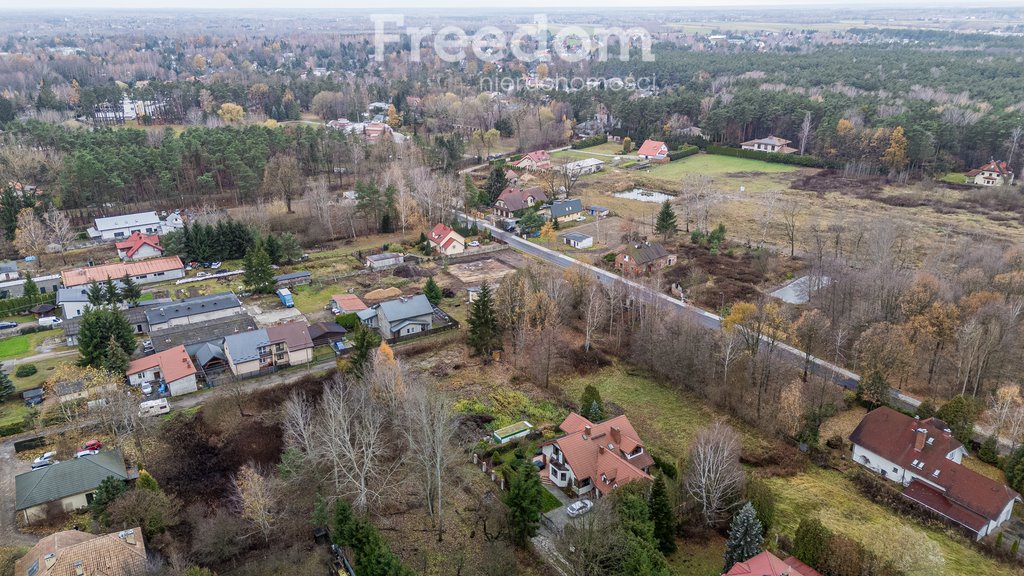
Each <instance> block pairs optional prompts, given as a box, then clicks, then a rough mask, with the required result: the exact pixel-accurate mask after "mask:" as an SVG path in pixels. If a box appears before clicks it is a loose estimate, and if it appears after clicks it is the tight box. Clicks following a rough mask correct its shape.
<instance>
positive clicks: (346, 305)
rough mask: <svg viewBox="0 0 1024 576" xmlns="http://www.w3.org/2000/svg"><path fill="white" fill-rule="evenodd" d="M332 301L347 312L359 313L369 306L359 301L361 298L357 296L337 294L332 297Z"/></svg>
mask: <svg viewBox="0 0 1024 576" xmlns="http://www.w3.org/2000/svg"><path fill="white" fill-rule="evenodd" d="M331 300H334V303H335V304H337V305H338V306H339V307H341V309H342V310H344V311H345V312H359V311H360V310H366V309H367V308H368V306H367V305H366V304H365V303H364V302H363V301H362V300H360V299H359V296H356V295H355V294H335V295H334V296H331Z"/></svg>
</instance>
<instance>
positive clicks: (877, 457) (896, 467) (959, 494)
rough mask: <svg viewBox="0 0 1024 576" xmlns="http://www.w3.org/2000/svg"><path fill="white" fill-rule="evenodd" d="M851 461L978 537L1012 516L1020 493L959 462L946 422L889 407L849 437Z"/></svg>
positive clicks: (959, 446)
mask: <svg viewBox="0 0 1024 576" xmlns="http://www.w3.org/2000/svg"><path fill="white" fill-rule="evenodd" d="M850 442H851V443H852V444H853V461H854V462H856V463H858V464H860V465H861V466H864V467H865V468H868V469H869V470H872V471H874V472H876V473H878V474H880V475H881V476H882V477H884V478H886V479H888V480H891V481H893V482H897V483H899V484H901V485H902V486H903V496H904V497H906V498H907V499H909V500H912V501H914V502H915V503H917V504H918V505H920V506H922V507H924V508H926V509H928V510H930V511H932V512H934V513H935V514H938V515H940V516H942V517H944V518H946V519H948V520H949V521H950V522H952V523H955V524H957V525H959V526H962V527H963V528H964V529H965V530H967V531H968V532H970V533H971V534H973V535H974V537H975V539H977V540H981V539H982V538H984V537H985V536H986V535H988V534H990V533H992V532H993V531H995V530H996V529H998V528H999V526H1001V525H1002V524H1003V523H1004V522H1006V521H1007V520H1009V519H1010V517H1011V516H1012V514H1013V504H1014V502H1017V501H1020V500H1021V497H1020V494H1017V493H1016V492H1015V491H1013V490H1012V489H1010V488H1009V487H1008V486H1006V485H1005V484H1003V483H1001V482H997V481H995V480H992V479H991V478H988V477H987V476H983V475H981V474H979V473H977V472H974V471H973V470H971V469H970V468H967V467H966V466H964V465H962V464H961V461H962V460H963V457H964V456H966V455H968V454H967V450H965V449H964V447H963V445H962V444H961V443H960V442H959V441H957V439H956V438H954V437H953V435H952V433H951V432H950V430H949V428H948V427H947V425H946V423H945V422H943V421H941V420H938V419H936V418H928V419H926V420H919V419H917V418H913V417H910V416H907V415H905V414H902V413H900V412H897V411H895V410H893V409H891V408H888V407H882V408H877V409H875V410H872V411H871V412H869V413H868V414H867V415H865V416H864V419H863V420H861V422H860V424H859V425H858V426H857V428H856V429H855V430H854V431H853V434H851V435H850Z"/></svg>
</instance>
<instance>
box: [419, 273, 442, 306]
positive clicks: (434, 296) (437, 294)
mask: <svg viewBox="0 0 1024 576" xmlns="http://www.w3.org/2000/svg"><path fill="white" fill-rule="evenodd" d="M423 294H424V295H425V296H426V297H427V300H429V301H430V303H431V304H433V305H434V306H437V305H438V304H440V303H441V299H442V298H444V294H443V293H442V292H441V287H440V286H438V285H437V282H434V277H433V276H431V277H430V278H427V285H426V286H424V287H423Z"/></svg>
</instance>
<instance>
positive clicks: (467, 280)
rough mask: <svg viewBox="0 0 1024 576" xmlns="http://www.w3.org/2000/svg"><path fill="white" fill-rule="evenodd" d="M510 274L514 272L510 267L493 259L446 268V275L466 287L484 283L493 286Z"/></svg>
mask: <svg viewBox="0 0 1024 576" xmlns="http://www.w3.org/2000/svg"><path fill="white" fill-rule="evenodd" d="M512 272H514V270H513V269H512V268H511V267H510V266H508V265H507V264H505V263H504V262H501V261H500V260H496V259H494V258H485V259H483V260H477V261H475V262H464V263H460V264H452V265H450V266H448V273H449V274H451V275H452V276H455V278H457V279H458V280H459V281H460V282H462V283H463V284H466V285H467V286H472V285H475V284H482V283H484V282H488V283H490V284H495V283H497V282H499V281H500V280H501V279H502V278H504V277H505V275H506V274H511V273H512Z"/></svg>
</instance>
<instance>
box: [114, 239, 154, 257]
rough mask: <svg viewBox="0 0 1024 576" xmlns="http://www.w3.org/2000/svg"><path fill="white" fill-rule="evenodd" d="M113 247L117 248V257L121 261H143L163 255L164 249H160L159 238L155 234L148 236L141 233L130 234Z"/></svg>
mask: <svg viewBox="0 0 1024 576" xmlns="http://www.w3.org/2000/svg"><path fill="white" fill-rule="evenodd" d="M114 246H115V247H117V257H118V258H120V259H121V260H145V259H147V258H159V257H160V256H163V255H164V249H163V248H161V247H160V237H159V236H157V235H156V234H153V235H151V236H150V235H146V234H143V233H142V232H132V235H131V236H129V237H128V238H127V239H125V240H119V241H118V242H117V243H116V244H114Z"/></svg>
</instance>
